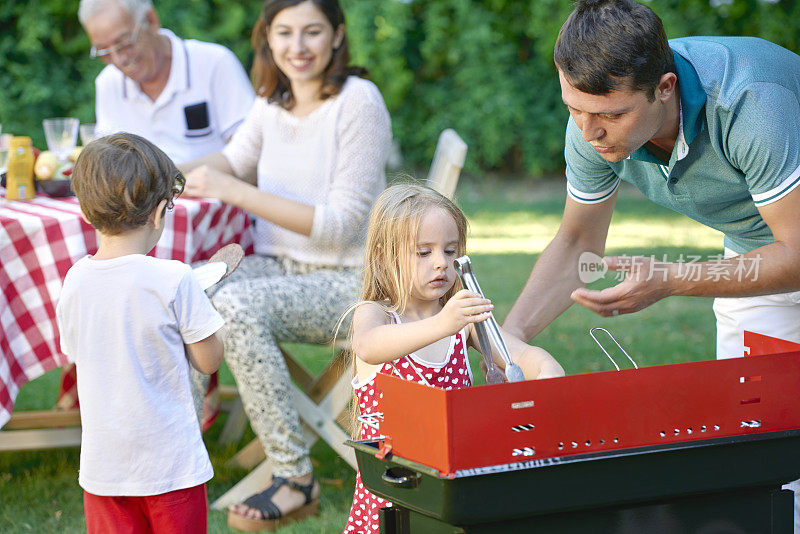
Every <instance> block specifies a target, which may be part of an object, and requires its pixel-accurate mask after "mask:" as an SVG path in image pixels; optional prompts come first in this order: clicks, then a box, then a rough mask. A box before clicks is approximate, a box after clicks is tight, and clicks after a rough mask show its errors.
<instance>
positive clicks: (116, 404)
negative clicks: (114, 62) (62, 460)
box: [56, 133, 224, 533]
mask: <svg viewBox="0 0 800 534" xmlns="http://www.w3.org/2000/svg"><path fill="white" fill-rule="evenodd" d="M72 176H73V177H72V186H73V189H74V190H75V194H76V195H77V197H78V201H79V202H80V206H81V212H82V213H83V217H84V219H86V220H87V221H88V222H89V223H90V224H91V225H92V226H94V227H95V229H97V232H98V238H99V241H100V246H99V249H98V251H97V254H95V255H94V256H87V257H85V258H82V259H81V260H79V261H78V262H77V263H75V265H74V266H73V267H72V268H71V269H70V270H69V272H68V273H67V277H66V279H65V280H64V287H63V289H62V292H61V299H60V301H59V303H58V307H57V309H56V316H57V319H58V324H59V329H60V331H61V348H62V350H63V352H64V353H65V354H67V355H68V356H69V357H70V358H71V359H72V360H73V361H75V362H76V365H77V375H78V396H79V397H80V402H81V425H82V427H83V434H82V445H81V459H80V472H79V476H78V483H79V484H80V486H81V487H82V488H83V489H84V514H85V516H86V527H87V530H88V532H89V533H95V532H97V533H101V532H102V533H110V532H121V531H124V532H153V531H154V532H159V531H161V532H192V533H195V532H206V531H207V510H208V505H207V498H206V489H205V482H206V481H208V480H209V479H210V478H211V477H212V476H213V471H212V468H211V462H210V461H209V458H208V453H207V452H206V449H205V446H204V445H203V440H202V437H201V435H200V426H199V424H198V421H197V415H196V413H195V409H194V405H193V402H192V394H191V388H190V383H189V365H188V364H187V356H188V359H189V361H190V362H191V365H193V366H194V367H195V368H196V369H198V370H199V371H201V372H203V373H212V372H214V371H216V370H217V368H218V367H219V366H220V364H221V362H222V342H221V341H220V339H219V338H218V337H217V335H216V332H217V330H219V329H220V328H221V327H222V326H223V324H224V321H223V319H222V317H221V316H220V315H219V314H218V313H217V312H216V310H215V309H214V307H213V306H212V305H211V302H210V301H209V300H208V298H207V296H206V294H205V293H204V292H203V290H202V289H201V288H200V286H199V284H198V283H197V281H196V280H195V279H194V276H193V275H192V272H191V268H190V267H189V266H188V265H185V264H183V263H181V262H179V261H171V260H161V259H155V258H151V257H148V256H145V254H147V253H148V252H149V251H150V250H151V249H152V248H153V247H154V246H155V244H156V242H157V241H158V239H159V237H160V236H161V232H162V231H163V229H164V215H165V213H166V210H167V209H168V208H171V207H172V199H173V198H174V197H175V196H177V195H180V193H181V191H182V189H183V183H184V179H183V175H181V174H180V172H178V170H177V169H176V168H175V165H174V164H173V163H172V161H171V160H170V159H169V158H168V157H167V156H166V154H164V153H163V152H162V151H161V150H159V149H158V148H156V147H155V146H154V145H152V144H151V143H150V142H148V141H146V140H145V139H143V138H141V137H139V136H136V135H133V134H125V133H122V134H115V135H111V136H109V137H104V138H101V139H98V140H96V141H93V142H91V143H89V144H88V145H87V146H86V147H85V148H84V149H83V152H82V153H81V155H80V157H79V158H78V161H77V163H76V165H75V170H74V172H73V175H72ZM184 344H185V348H184Z"/></svg>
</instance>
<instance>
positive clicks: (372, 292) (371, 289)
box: [336, 183, 467, 439]
mask: <svg viewBox="0 0 800 534" xmlns="http://www.w3.org/2000/svg"><path fill="white" fill-rule="evenodd" d="M430 208H439V209H441V210H444V211H445V212H447V213H449V214H450V215H451V216H452V217H453V221H455V223H456V228H458V245H457V247H456V254H457V256H458V257H460V256H463V255H464V254H466V249H467V219H466V217H464V214H463V213H462V212H461V210H460V209H458V207H457V206H456V205H455V204H453V202H452V201H451V200H450V199H449V198H447V197H445V196H443V195H442V194H440V193H438V192H437V191H435V190H433V189H431V188H430V187H425V186H422V185H417V184H413V183H401V184H396V185H393V186H390V187H388V188H387V189H386V190H384V192H383V193H381V194H380V196H378V198H377V199H376V200H375V204H374V205H373V207H372V211H371V212H370V216H369V230H368V231H367V244H366V250H365V251H364V277H363V283H362V286H361V296H360V299H359V301H358V302H357V303H355V304H353V305H352V306H350V307H349V308H348V309H347V311H345V313H344V314H343V315H342V317H341V318H340V319H339V324H338V325H337V326H336V331H337V332H338V330H339V327H340V326H341V324H342V322H343V321H344V319H345V317H347V316H348V315H349V314H350V313H351V312H353V311H354V310H355V309H356V308H357V307H358V306H360V305H361V304H364V303H365V302H375V303H377V304H379V305H381V306H383V307H384V308H385V309H386V311H396V312H400V313H402V312H403V311H404V310H405V308H406V305H407V304H408V297H409V295H410V294H411V285H412V281H413V276H414V269H413V263H412V259H413V257H414V254H416V250H415V249H416V244H417V231H418V230H419V222H420V220H421V219H422V216H423V214H424V213H425V212H426V211H427V210H428V209H430ZM460 288H461V284H460V282H459V281H458V280H456V283H455V284H453V287H451V288H450V289H449V290H448V291H447V293H445V294H444V295H443V296H442V302H443V303H444V302H447V300H449V299H450V297H452V296H453V295H455V294H456V293H457V292H458V290H459V289H460ZM349 338H350V339H352V338H353V324H352V322H351V324H350V328H349ZM349 356H350V359H351V365H352V368H353V375H354V376H355V373H356V358H355V355H354V354H353V353H352V352H350V354H349ZM354 398H355V392H354ZM358 414H359V409H358V403H357V402H355V401H353V402H352V403H351V404H350V435H351V436H352V437H353V439H359V436H360V425H359V423H358Z"/></svg>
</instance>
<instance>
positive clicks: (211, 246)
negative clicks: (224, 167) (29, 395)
mask: <svg viewBox="0 0 800 534" xmlns="http://www.w3.org/2000/svg"><path fill="white" fill-rule="evenodd" d="M0 193H2V194H3V195H4V194H5V192H4V191H3V190H2V189H0ZM228 243H239V244H240V245H242V247H243V248H244V249H245V251H247V252H248V253H250V252H252V243H253V240H252V234H251V231H250V218H249V217H248V215H247V213H246V212H245V211H243V210H241V209H239V208H235V207H233V206H229V205H227V204H223V203H221V202H219V201H217V200H208V199H188V198H179V199H177V200H176V201H175V208H174V210H173V211H172V212H168V214H167V216H166V221H165V228H164V233H163V235H162V236H161V239H160V240H159V242H158V244H157V245H156V248H155V249H154V251H153V252H151V255H154V256H156V257H158V258H165V259H175V260H181V261H183V262H186V263H191V262H195V261H200V260H205V259H208V258H209V257H211V255H212V254H213V253H214V252H216V251H217V250H218V249H219V248H220V247H222V246H224V245H227V244H228ZM96 251H97V237H96V235H95V232H94V229H93V228H92V227H91V226H90V225H88V224H87V223H86V222H85V221H83V219H81V217H80V212H79V209H78V203H77V200H76V199H75V198H72V197H69V198H51V197H48V196H45V195H40V196H37V197H36V198H35V199H33V200H30V201H24V202H15V201H9V200H7V199H6V198H5V197H4V196H3V198H0V288H1V289H2V296H1V297H0V427H2V426H3V425H4V424H5V423H6V422H7V421H8V419H9V418H10V417H11V410H12V408H13V406H14V400H15V399H16V397H17V394H18V392H19V388H20V387H21V386H22V385H23V384H25V383H26V382H28V381H30V380H33V379H34V378H37V377H39V376H41V375H42V374H44V373H45V372H47V371H49V370H51V369H54V368H56V367H60V366H64V365H68V364H69V362H68V360H67V357H66V356H65V355H64V354H62V353H61V351H60V345H59V334H58V328H57V326H56V315H55V311H56V302H57V301H58V297H59V294H60V292H61V285H62V283H63V281H64V277H65V276H66V274H67V271H68V270H69V268H70V267H71V266H72V265H73V264H74V263H75V262H76V261H77V260H79V259H80V258H82V257H84V256H86V255H87V254H94V253H95V252H96ZM69 365H70V366H71V364H69ZM74 382H75V377H74V369H69V368H67V369H65V373H64V377H63V380H62V391H61V395H60V400H59V405H60V406H70V405H74V404H75V403H76V402H77V394H76V392H75V390H74Z"/></svg>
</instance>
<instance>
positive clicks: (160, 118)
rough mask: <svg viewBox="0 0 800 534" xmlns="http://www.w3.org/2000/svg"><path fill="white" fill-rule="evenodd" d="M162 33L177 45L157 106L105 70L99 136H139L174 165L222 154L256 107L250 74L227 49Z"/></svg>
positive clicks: (98, 86) (99, 92) (99, 90)
mask: <svg viewBox="0 0 800 534" xmlns="http://www.w3.org/2000/svg"><path fill="white" fill-rule="evenodd" d="M159 33H160V34H161V35H165V36H167V37H169V40H170V43H171V45H172V66H171V67H170V73H169V80H168V81H167V85H166V86H165V87H164V90H163V91H161V94H160V95H158V98H157V99H156V100H155V102H154V101H152V100H150V97H149V96H147V95H146V94H144V93H143V92H142V90H141V89H140V88H139V84H138V83H136V82H134V81H133V80H131V79H129V78H126V77H125V75H124V74H122V71H120V70H119V69H118V68H116V67H115V66H114V65H108V66H106V68H104V69H103V70H102V71H101V72H100V74H99V75H98V76H97V79H96V80H95V90H96V109H95V113H96V116H97V135H98V136H104V135H109V134H112V133H116V132H131V133H134V134H137V135H140V136H142V137H144V138H145V139H147V140H149V141H151V142H153V143H154V144H156V145H157V146H158V147H159V148H161V150H163V151H164V152H166V153H167V155H168V156H169V157H170V158H172V160H173V161H174V162H175V163H183V162H186V161H190V160H193V159H195V158H199V157H201V156H204V155H206V154H209V153H211V152H217V151H219V150H221V149H222V147H223V146H225V142H226V140H227V139H229V138H230V137H231V136H232V135H233V132H235V131H236V128H238V127H239V124H240V123H241V122H242V120H243V119H244V117H245V115H247V112H248V111H249V110H250V108H251V107H252V105H253V99H254V93H253V88H252V86H251V84H250V80H249V79H248V77H247V74H246V73H245V71H244V69H243V68H242V65H241V64H240V63H239V60H238V59H237V58H236V56H235V55H233V52H231V51H230V50H228V49H227V48H225V47H224V46H221V45H218V44H213V43H205V42H202V41H196V40H194V39H180V38H178V37H177V36H176V35H175V34H174V33H172V32H171V31H169V30H166V29H163V28H162V29H161V30H159Z"/></svg>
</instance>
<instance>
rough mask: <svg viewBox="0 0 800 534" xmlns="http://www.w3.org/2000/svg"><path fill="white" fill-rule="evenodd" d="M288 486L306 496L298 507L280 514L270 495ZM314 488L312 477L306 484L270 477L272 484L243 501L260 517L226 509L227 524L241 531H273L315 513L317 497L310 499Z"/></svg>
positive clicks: (317, 505)
mask: <svg viewBox="0 0 800 534" xmlns="http://www.w3.org/2000/svg"><path fill="white" fill-rule="evenodd" d="M281 486H289V487H290V488H292V489H293V490H297V491H299V492H300V493H302V494H303V495H305V496H306V502H305V503H304V504H303V506H301V507H300V508H297V509H295V510H292V511H291V512H288V513H287V514H286V515H283V514H281V511H280V509H279V508H278V507H277V506H276V505H275V503H274V502H272V496H273V495H275V493H276V492H277V491H278V490H279V489H280V488H281ZM313 490H314V479H313V478H312V479H311V482H310V483H309V484H307V485H302V484H298V483H297V482H292V481H291V480H286V479H285V478H283V477H272V484H271V485H270V486H269V487H268V488H267V489H265V490H264V491H262V492H261V493H256V494H255V495H252V496H250V497H249V498H248V499H247V500H245V501H244V503H242V504H245V505H246V506H248V507H250V508H253V509H255V510H258V511H259V512H261V519H250V518H249V517H245V516H243V515H240V514H237V513H235V512H234V511H232V510H228V526H229V527H231V528H233V529H236V530H239V531H242V532H258V531H263V530H265V531H268V532H274V531H275V529H277V528H278V527H280V526H283V525H285V524H287V523H291V522H293V521H300V520H302V519H305V518H307V517H310V516H312V515H314V514H316V513H317V509H318V507H319V498H317V499H312V498H311V492H312V491H313Z"/></svg>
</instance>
